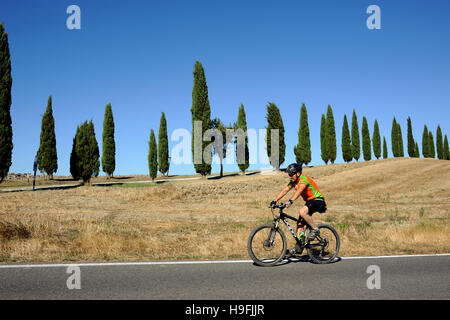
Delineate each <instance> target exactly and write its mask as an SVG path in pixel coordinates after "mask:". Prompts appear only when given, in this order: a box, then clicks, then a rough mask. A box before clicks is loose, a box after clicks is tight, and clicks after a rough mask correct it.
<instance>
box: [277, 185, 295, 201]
mask: <svg viewBox="0 0 450 320" xmlns="http://www.w3.org/2000/svg"><path fill="white" fill-rule="evenodd" d="M289 190H291V189H290V188H289V187H288V186H286V187H285V188H284V189H283V190H281V191H280V193H279V194H278V195H277V197H276V198H275V199H274V200H275V201H278V200H280V199H281V198H283V197H284V196H285V195H286V193H288V192H289Z"/></svg>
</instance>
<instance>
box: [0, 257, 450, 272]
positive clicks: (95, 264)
mask: <svg viewBox="0 0 450 320" xmlns="http://www.w3.org/2000/svg"><path fill="white" fill-rule="evenodd" d="M442 256H450V253H440V254H415V255H414V254H411V255H392V256H365V257H340V258H341V259H342V260H356V259H388V258H414V257H442ZM252 262H253V261H252V260H205V261H148V262H145V261H144V262H92V263H89V262H82V263H76V262H74V263H50V264H10V265H0V269H14V268H24V269H25V268H62V267H64V268H67V267H69V266H78V267H107V266H146V265H150V266H151V265H183V264H216V263H219V264H220V263H252Z"/></svg>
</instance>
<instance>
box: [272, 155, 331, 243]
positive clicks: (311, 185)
mask: <svg viewBox="0 0 450 320" xmlns="http://www.w3.org/2000/svg"><path fill="white" fill-rule="evenodd" d="M286 173H287V174H288V175H289V177H290V182H289V184H288V185H287V186H286V187H285V188H283V190H281V191H280V193H279V194H278V195H277V197H276V198H275V199H274V200H272V202H271V203H270V206H271V207H272V208H273V207H274V206H275V205H276V204H277V201H278V200H280V199H281V198H283V197H284V196H285V195H286V193H288V192H289V191H290V190H291V189H292V188H294V189H295V193H294V196H293V197H292V198H291V199H290V200H289V201H288V202H287V203H286V208H289V207H290V206H292V204H293V203H294V201H295V200H296V199H297V198H298V197H299V196H302V197H303V200H305V202H306V203H305V205H304V206H303V207H302V208H301V209H300V212H299V213H300V216H299V219H298V222H297V237H298V238H299V239H301V240H302V239H303V237H304V235H305V226H306V225H305V222H306V223H307V224H308V225H309V226H310V227H311V229H312V231H311V232H310V234H309V236H308V241H311V240H313V239H314V238H315V237H316V236H317V235H319V228H317V225H316V224H315V223H314V221H313V219H312V217H311V216H312V214H313V213H314V212H320V213H323V212H325V211H326V210H327V205H326V203H325V197H324V196H323V194H322V193H321V192H320V190H319V188H318V187H317V185H316V183H315V182H314V181H313V180H312V179H311V178H309V177H308V176H307V175H305V174H303V173H302V165H301V164H298V163H291V164H290V165H288V166H287V168H286Z"/></svg>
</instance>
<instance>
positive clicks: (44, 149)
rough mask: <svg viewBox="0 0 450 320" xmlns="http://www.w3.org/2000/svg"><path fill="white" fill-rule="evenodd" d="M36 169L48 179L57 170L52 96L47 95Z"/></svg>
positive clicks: (51, 177)
mask: <svg viewBox="0 0 450 320" xmlns="http://www.w3.org/2000/svg"><path fill="white" fill-rule="evenodd" d="M38 169H39V171H41V172H45V173H46V174H47V175H48V176H49V177H50V179H53V173H55V172H56V171H57V170H58V155H57V153H56V137H55V119H54V118H53V110H52V96H50V97H48V102H47V109H46V110H45V113H44V116H43V117H42V125H41V141H40V144H39V151H38Z"/></svg>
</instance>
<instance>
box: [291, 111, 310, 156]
mask: <svg viewBox="0 0 450 320" xmlns="http://www.w3.org/2000/svg"><path fill="white" fill-rule="evenodd" d="M294 153H295V159H296V161H297V163H304V164H305V165H307V164H308V163H310V162H311V140H310V137H309V126H308V112H307V110H306V106H305V104H304V103H302V107H301V109H300V127H299V129H298V144H297V145H296V146H295V147H294Z"/></svg>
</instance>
